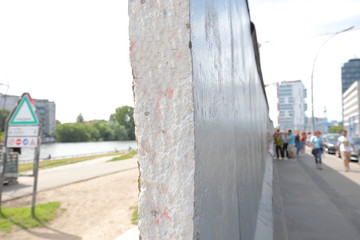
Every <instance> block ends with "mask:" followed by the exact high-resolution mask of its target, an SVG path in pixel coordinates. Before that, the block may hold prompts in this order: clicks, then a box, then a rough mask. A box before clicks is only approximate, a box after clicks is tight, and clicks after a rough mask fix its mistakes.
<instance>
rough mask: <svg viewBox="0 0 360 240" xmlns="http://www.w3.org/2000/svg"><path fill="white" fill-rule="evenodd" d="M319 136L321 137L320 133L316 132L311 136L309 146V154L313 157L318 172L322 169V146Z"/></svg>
mask: <svg viewBox="0 0 360 240" xmlns="http://www.w3.org/2000/svg"><path fill="white" fill-rule="evenodd" d="M320 136H321V132H320V131H319V130H317V131H316V132H315V133H314V135H313V136H311V138H310V146H311V147H312V151H311V153H312V154H313V155H314V158H315V164H316V168H317V169H319V170H321V169H322V166H321V164H322V160H321V154H322V145H323V140H322V138H321V137H320Z"/></svg>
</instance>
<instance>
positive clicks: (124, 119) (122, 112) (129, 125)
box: [110, 106, 135, 140]
mask: <svg viewBox="0 0 360 240" xmlns="http://www.w3.org/2000/svg"><path fill="white" fill-rule="evenodd" d="M110 122H116V123H118V124H120V125H122V126H124V127H125V130H126V132H127V137H128V139H129V140H135V123H134V108H133V107H130V106H123V107H120V108H117V109H116V110H115V113H114V114H111V116H110Z"/></svg>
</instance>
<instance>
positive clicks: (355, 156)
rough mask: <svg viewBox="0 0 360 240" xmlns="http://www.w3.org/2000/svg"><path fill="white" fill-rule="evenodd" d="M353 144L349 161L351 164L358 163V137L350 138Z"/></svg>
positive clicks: (359, 138)
mask: <svg viewBox="0 0 360 240" xmlns="http://www.w3.org/2000/svg"><path fill="white" fill-rule="evenodd" d="M352 140H353V142H354V147H355V149H354V151H352V152H351V156H350V160H351V161H352V162H359V157H360V137H352Z"/></svg>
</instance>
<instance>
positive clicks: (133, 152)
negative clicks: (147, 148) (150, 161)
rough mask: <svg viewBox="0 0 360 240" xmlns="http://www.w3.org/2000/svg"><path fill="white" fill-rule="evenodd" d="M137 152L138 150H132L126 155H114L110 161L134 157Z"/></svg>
mask: <svg viewBox="0 0 360 240" xmlns="http://www.w3.org/2000/svg"><path fill="white" fill-rule="evenodd" d="M136 154H137V151H136V150H131V151H129V152H127V153H125V154H124V155H121V156H119V157H114V158H113V159H111V160H109V161H108V162H114V161H121V160H125V159H129V158H133V157H134V156H135V155H136Z"/></svg>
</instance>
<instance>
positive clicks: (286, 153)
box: [282, 132, 289, 158]
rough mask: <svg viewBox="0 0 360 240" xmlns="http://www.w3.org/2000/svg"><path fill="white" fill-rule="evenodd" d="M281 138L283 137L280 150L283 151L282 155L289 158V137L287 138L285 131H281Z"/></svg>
mask: <svg viewBox="0 0 360 240" xmlns="http://www.w3.org/2000/svg"><path fill="white" fill-rule="evenodd" d="M282 139H283V147H282V151H283V154H284V157H285V156H286V157H287V158H289V152H288V145H289V139H288V134H287V132H284V133H282Z"/></svg>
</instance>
